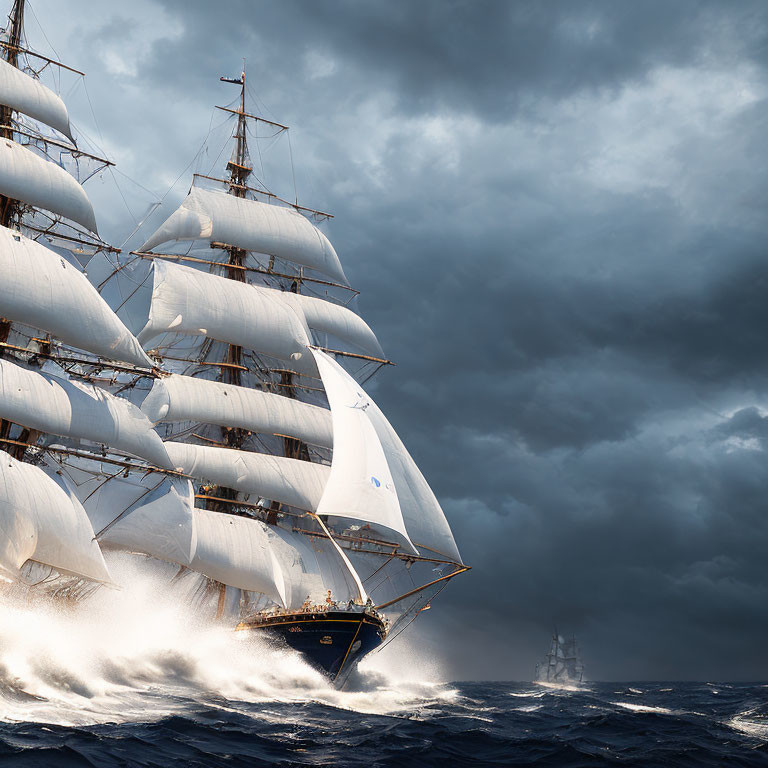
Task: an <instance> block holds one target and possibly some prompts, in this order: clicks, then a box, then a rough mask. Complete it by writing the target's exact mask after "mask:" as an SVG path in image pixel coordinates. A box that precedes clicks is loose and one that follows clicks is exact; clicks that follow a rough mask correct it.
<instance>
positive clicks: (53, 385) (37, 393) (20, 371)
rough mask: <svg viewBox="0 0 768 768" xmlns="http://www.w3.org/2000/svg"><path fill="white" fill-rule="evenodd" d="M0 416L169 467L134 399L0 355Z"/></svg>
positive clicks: (154, 434)
mask: <svg viewBox="0 0 768 768" xmlns="http://www.w3.org/2000/svg"><path fill="white" fill-rule="evenodd" d="M0 416H2V418H4V419H8V420H9V421H13V422H15V423H17V424H21V425H22V426H25V427H29V428H30V429H36V430H39V431H40V432H47V433H51V434H54V435H61V436H63V437H72V438H76V439H85V440H92V441H93V442H96V443H105V444H106V445H108V446H110V447H112V448H116V449H117V450H120V451H125V452H126V453H130V454H133V455H134V456H140V457H141V458H144V459H147V461H151V462H152V463H153V464H155V465H157V466H159V467H163V468H164V469H172V466H171V463H170V459H169V458H168V454H167V453H166V451H165V448H164V447H163V441H162V440H161V439H160V437H159V435H158V434H157V433H156V432H155V431H154V430H153V429H152V424H151V422H150V421H149V419H147V417H146V416H145V415H144V414H143V413H142V412H141V411H140V410H139V409H138V408H137V407H136V406H135V405H133V404H132V403H129V402H128V401H127V400H124V399H123V398H121V397H115V396H114V395H111V394H109V392H106V391H105V390H103V389H101V388H99V387H95V386H93V385H92V384H85V383H81V382H77V381H69V380H67V379H65V378H62V377H60V376H53V375H51V374H48V373H40V372H38V371H34V370H31V369H29V368H23V367H22V366H20V365H16V364H15V363H12V362H10V361H9V360H2V359H0Z"/></svg>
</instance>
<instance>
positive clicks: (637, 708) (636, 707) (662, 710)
mask: <svg viewBox="0 0 768 768" xmlns="http://www.w3.org/2000/svg"><path fill="white" fill-rule="evenodd" d="M611 704H613V705H614V706H616V707H623V708H624V709H629V710H631V711H632V712H656V713H658V714H661V715H672V714H674V710H672V709H668V708H667V707H649V706H646V705H644V704H632V703H630V702H628V701H612V702H611Z"/></svg>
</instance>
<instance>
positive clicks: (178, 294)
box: [138, 260, 314, 368]
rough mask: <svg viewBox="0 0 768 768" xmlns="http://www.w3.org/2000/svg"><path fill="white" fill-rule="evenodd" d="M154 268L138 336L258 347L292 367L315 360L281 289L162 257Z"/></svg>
mask: <svg viewBox="0 0 768 768" xmlns="http://www.w3.org/2000/svg"><path fill="white" fill-rule="evenodd" d="M153 268H154V276H153V279H154V283H153V287H152V304H151V306H150V310H149V319H148V320H147V323H146V325H145V326H144V328H143V329H142V331H141V333H139V336H138V338H139V341H141V342H142V344H143V343H145V342H147V341H149V340H150V339H152V338H154V337H155V336H157V335H159V334H161V333H166V332H168V331H173V332H174V333H183V334H192V335H198V334H199V335H202V336H208V337H210V338H213V339H217V340H218V341H225V342H228V343H230V344H237V345H239V346H243V347H246V348H248V349H254V350H257V351H259V352H263V353H264V354H266V355H270V356H271V357H276V358H278V359H280V360H286V361H290V362H291V364H292V366H293V367H296V365H297V363H299V364H300V363H301V362H302V359H301V358H302V356H304V357H305V358H309V359H310V360H311V358H310V357H309V356H308V355H306V354H305V353H306V345H307V344H309V336H308V334H307V330H306V328H305V327H304V324H303V323H302V321H301V319H300V318H299V317H298V316H297V315H296V313H295V312H293V311H291V309H290V308H289V307H288V306H287V305H286V304H285V303H284V302H283V301H281V295H280V293H279V292H278V291H274V290H271V289H269V288H260V287H258V286H255V285H249V284H248V283H240V282H237V281H236V280H228V279H227V278H226V277H219V276H217V275H211V274H208V273H207V272H201V271H200V270H198V269H192V268H190V267H183V266H179V265H178V264H169V263H168V262H166V261H161V260H155V262H154V264H153ZM311 367H312V368H314V366H311Z"/></svg>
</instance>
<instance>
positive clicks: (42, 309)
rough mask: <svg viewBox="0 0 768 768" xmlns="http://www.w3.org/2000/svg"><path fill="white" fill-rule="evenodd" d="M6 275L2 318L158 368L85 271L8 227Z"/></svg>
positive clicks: (0, 231) (3, 245) (3, 254)
mask: <svg viewBox="0 0 768 768" xmlns="http://www.w3.org/2000/svg"><path fill="white" fill-rule="evenodd" d="M2 143H3V142H2V139H0V146H1V145H2ZM0 273H2V276H3V279H2V280H0V316H2V317H5V318H7V319H8V320H13V321H15V322H19V323H24V324H26V325H31V326H33V327H35V328H39V329H40V330H43V331H46V332H48V333H51V334H52V335H53V336H55V337H56V338H57V339H59V340H61V341H62V342H64V343H65V344H69V345H70V346H73V347H77V348H79V349H85V350H87V351H88V352H91V353H93V354H95V355H100V356H101V357H106V358H109V359H110V360H121V361H124V362H127V363H133V364H134V365H138V366H141V367H146V368H151V367H152V365H153V363H152V361H151V360H150V359H149V357H147V355H146V353H145V352H144V350H143V349H142V348H141V345H140V344H139V342H138V339H136V337H135V336H134V335H133V334H132V333H131V332H130V331H129V330H128V329H127V328H126V327H125V325H123V322H122V321H121V320H120V318H119V317H118V316H117V315H116V314H115V313H114V312H113V311H112V310H111V309H110V307H109V305H108V304H107V303H106V302H105V301H104V299H102V298H101V296H99V294H98V291H97V290H96V289H95V288H94V287H93V286H92V285H91V284H90V283H89V282H88V278H87V277H86V276H85V275H83V274H82V273H81V272H79V271H78V270H77V269H76V268H75V267H73V266H72V265H71V264H68V263H67V262H66V261H65V260H64V259H63V258H62V257H61V256H59V255H58V254H56V253H54V252H53V251H52V250H50V249H49V248H45V247H44V246H42V245H40V244H39V243H37V242H35V241H34V240H30V239H29V238H27V237H24V235H22V234H20V233H18V232H15V231H13V230H11V229H7V228H6V227H2V226H0Z"/></svg>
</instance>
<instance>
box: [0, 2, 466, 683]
mask: <svg viewBox="0 0 768 768" xmlns="http://www.w3.org/2000/svg"><path fill="white" fill-rule="evenodd" d="M23 13H24V2H23V0H16V2H14V5H13V9H12V11H11V14H10V16H9V25H8V28H7V30H6V32H5V36H4V38H3V42H2V45H3V50H4V51H5V53H6V57H5V59H4V60H3V61H2V62H0V63H1V64H2V68H0V75H2V77H0V102H2V103H3V104H6V106H3V107H2V109H3V110H4V112H3V114H4V115H5V118H4V120H3V130H5V131H6V132H7V135H6V140H5V141H4V142H0V194H2V195H4V197H3V198H2V210H3V211H5V210H6V208H7V210H8V212H9V214H8V217H7V218H3V219H2V229H0V258H4V259H5V260H6V266H5V272H4V274H6V276H7V277H6V280H5V281H3V283H2V284H1V285H0V314H2V316H3V321H2V322H3V323H4V324H5V325H7V327H8V330H7V332H6V335H5V336H3V338H2V347H0V350H1V351H2V358H0V379H1V385H0V416H1V417H2V418H3V422H2V424H3V428H2V430H3V431H2V434H1V435H0V441H1V443H0V444H1V445H2V447H3V448H4V449H5V451H4V453H3V454H2V458H3V460H2V461H1V462H0V473H1V474H2V478H3V482H2V483H1V484H0V525H1V526H2V527H3V529H4V533H5V534H6V538H7V541H6V542H5V543H4V549H3V552H2V553H0V567H2V573H3V575H5V576H7V579H8V580H9V581H10V582H12V583H13V584H20V585H23V586H24V588H27V589H30V590H40V589H41V588H45V589H46V591H47V592H48V593H53V594H55V595H57V596H59V597H61V596H66V597H67V598H68V599H84V598H85V597H87V594H88V593H89V592H90V591H92V590H93V589H99V588H104V585H108V584H109V583H110V582H112V581H113V579H112V577H111V575H110V573H109V570H108V562H109V553H110V552H112V551H116V552H119V553H123V554H122V556H124V557H125V556H127V557H130V558H134V559H135V560H136V562H137V564H139V565H140V566H141V567H146V568H147V569H151V570H152V571H153V573H160V574H161V575H162V574H165V575H166V576H167V583H168V589H169V590H173V593H174V594H175V595H177V596H178V599H179V600H180V601H184V602H185V603H186V604H188V605H189V608H190V610H191V611H194V612H196V613H197V614H200V615H202V616H207V617H210V618H212V619H215V620H218V621H221V622H225V623H228V624H230V625H231V626H232V628H233V630H236V631H239V632H244V633H253V634H257V635H263V636H264V637H266V638H269V639H271V640H272V641H274V642H276V643H285V644H287V645H288V646H290V647H291V648H294V649H296V650H298V651H300V652H301V653H302V654H303V655H304V656H305V658H306V659H307V660H308V661H309V662H310V663H312V664H313V665H314V666H316V667H317V668H318V669H320V670H322V671H323V672H324V673H325V674H326V675H327V676H328V677H329V678H330V679H331V680H332V681H334V683H335V684H337V685H341V684H343V682H344V680H346V679H347V677H348V676H349V674H350V673H351V672H352V670H353V669H354V668H355V666H356V664H357V663H358V662H359V661H360V660H361V659H362V658H363V657H364V656H365V654H367V653H368V652H370V651H372V650H373V649H375V648H379V647H381V646H382V645H383V644H384V643H386V642H388V641H390V640H393V639H394V638H395V637H396V636H397V635H398V634H400V632H402V631H403V630H404V629H405V628H406V627H407V626H408V625H410V623H411V622H412V621H413V620H414V619H415V618H416V616H417V615H418V614H419V613H420V612H421V611H422V610H424V609H425V608H426V607H428V605H429V604H430V602H431V601H432V600H433V599H434V598H435V597H436V595H437V594H438V593H439V592H440V591H441V590H442V589H444V588H445V586H446V585H447V583H448V582H449V580H450V579H452V578H453V577H454V576H456V575H458V574H460V573H463V572H465V571H466V570H468V566H466V565H464V564H463V563H462V560H461V557H460V555H459V552H458V549H457V547H456V543H455V541H454V538H453V535H452V533H451V531H450V528H449V526H448V523H447V521H446V519H445V516H444V514H443V512H442V510H441V508H440V505H439V503H438V501H437V499H436V498H435V495H434V493H433V492H432V490H431V489H430V487H429V485H428V484H427V482H426V480H425V479H424V477H423V475H422V474H421V472H420V471H419V469H418V467H417V466H416V464H415V462H414V461H413V459H412V457H411V456H410V454H409V453H408V451H407V450H406V448H405V446H404V445H403V443H402V441H401V440H400V438H399V437H398V435H397V434H396V432H395V431H394V429H393V428H392V426H391V424H390V423H389V422H388V420H387V419H386V417H385V416H384V414H383V413H382V412H381V410H380V409H379V408H378V407H377V406H376V404H375V403H374V402H373V400H372V399H371V398H370V396H369V395H368V394H367V392H366V391H365V389H364V388H363V384H364V383H365V382H366V381H368V380H369V379H370V377H371V376H372V375H374V374H375V373H376V372H377V371H378V370H379V369H380V368H382V367H384V366H387V365H389V364H390V361H389V360H388V359H387V358H386V356H385V355H384V352H383V350H382V349H381V346H380V345H379V342H378V340H377V339H376V336H375V334H374V333H373V331H372V330H371V328H370V327H369V326H368V325H367V324H366V323H365V321H364V320H363V319H362V318H361V317H360V315H359V314H358V313H357V312H356V311H355V309H354V308H355V307H356V302H357V291H355V290H354V289H353V288H352V286H350V284H349V281H348V280H347V277H346V275H345V272H344V270H343V268H342V265H341V262H340V260H339V258H338V256H337V254H336V251H335V249H334V247H333V246H332V245H331V243H330V241H329V240H328V238H327V237H326V236H325V234H324V233H323V232H322V231H321V229H320V225H321V224H322V222H324V221H327V220H328V219H329V218H331V216H330V214H327V213H323V212H321V211H318V210H314V209H311V208H308V207H305V206H302V205H299V204H298V199H294V200H293V201H292V202H291V201H289V200H287V199H284V198H281V197H279V196H278V195H277V194H275V193H274V192H273V191H271V190H270V189H269V188H268V187H267V186H266V184H265V183H264V180H263V178H260V175H259V174H258V173H256V171H255V170H254V163H253V162H252V159H251V146H252V144H253V143H255V144H256V145H257V148H258V149H259V157H260V156H261V149H262V147H261V146H260V145H259V142H262V143H263V142H264V141H267V142H270V141H273V140H274V139H275V138H276V137H278V136H280V135H282V134H284V133H285V132H286V131H287V130H288V129H287V127H286V126H284V125H282V124H280V123H276V122H275V121H273V120H268V119H266V118H264V117H261V116H258V115H256V114H255V113H254V111H252V110H250V109H248V103H247V98H246V97H247V93H248V91H247V87H246V77H245V72H243V73H242V74H241V76H240V77H238V78H221V80H222V81H224V82H225V83H226V85H222V88H231V87H232V85H234V86H236V87H237V89H238V92H237V98H236V100H235V101H233V102H232V103H230V104H226V105H224V106H220V107H217V111H218V112H219V113H221V115H222V116H224V117H225V118H226V119H227V121H229V122H228V125H229V126H230V127H231V135H230V139H229V140H228V142H227V143H228V145H229V150H228V154H225V155H224V157H227V156H228V160H226V162H224V161H222V162H221V164H220V166H218V167H214V168H209V169H203V170H205V171H206V172H204V173H203V172H201V173H197V174H195V175H194V177H193V179H192V183H191V186H190V188H189V192H188V194H187V195H186V197H185V198H184V199H183V200H182V202H181V205H180V206H179V207H178V208H177V209H176V210H175V211H173V212H172V213H171V214H170V216H169V217H168V218H167V219H166V220H165V221H164V222H162V223H161V224H160V226H159V227H158V228H157V229H156V230H155V231H154V232H151V233H150V234H149V236H148V237H147V238H146V240H145V242H144V243H143V244H142V245H141V247H139V248H136V249H135V250H134V251H131V252H129V253H121V252H120V250H119V249H117V248H115V247H113V246H110V245H108V244H106V243H103V242H102V241H101V240H100V239H99V238H98V235H97V234H96V224H95V217H94V216H93V211H92V208H91V206H90V203H89V202H88V200H87V197H86V196H85V193H84V192H83V191H82V187H80V185H79V184H78V183H77V181H76V179H75V178H73V176H72V175H70V174H68V173H67V171H66V170H65V169H64V168H63V167H62V166H63V165H64V163H63V162H60V161H59V157H60V156H61V155H60V153H64V152H66V157H67V158H74V160H73V161H72V164H73V165H74V166H79V165H81V164H83V163H84V162H85V160H87V161H88V162H90V163H91V164H96V167H97V168H98V167H99V166H98V164H99V163H102V166H101V167H103V163H104V162H106V161H104V160H103V159H101V158H100V157H99V156H98V155H96V154H94V153H90V154H88V153H84V152H82V151H80V150H78V149H77V147H76V146H75V145H74V140H73V139H72V137H71V135H70V132H69V131H68V123H67V124H65V123H64V122H63V118H59V120H58V122H57V123H55V124H54V125H51V122H52V121H53V120H54V118H53V117H52V114H53V110H52V108H51V109H49V110H48V111H47V112H44V113H42V112H41V111H40V110H39V109H38V105H39V104H40V103H41V101H43V100H44V99H43V97H44V98H45V99H48V102H50V103H51V104H54V103H55V106H56V108H57V109H59V111H61V109H64V107H63V104H62V103H61V101H60V99H58V97H57V96H56V95H55V93H53V92H52V91H51V90H50V89H46V88H45V87H44V86H43V85H42V83H41V82H40V80H39V78H38V77H37V75H38V74H39V72H38V71H36V70H35V69H34V68H33V67H30V66H29V65H27V64H25V65H24V66H20V64H21V62H22V59H20V58H19V57H18V56H14V55H13V54H14V52H15V53H20V52H22V51H23V52H24V55H25V56H28V57H30V58H31V57H32V56H33V54H31V52H30V51H29V49H28V47H27V45H26V42H25V41H24V39H23V26H22V25H23ZM44 60H45V61H46V62H48V64H50V65H51V66H53V65H54V64H58V63H57V62H56V63H54V62H51V61H50V60H48V59H44ZM23 61H26V59H25V60H23ZM48 64H47V65H48ZM47 65H46V66H47ZM59 66H62V65H59ZM3 78H5V79H3ZM19 83H23V86H24V88H25V89H26V91H25V90H24V89H23V88H22V87H21V86H20V85H19ZM29 94H33V95H34V98H33V96H30V95H29ZM41 94H42V95H41ZM30 105H32V106H30ZM35 109H37V110H38V111H37V112H36V113H35V112H34V110H35ZM64 114H65V113H64ZM32 120H34V121H35V124H34V126H32V125H31V121H32ZM50 128H53V129H54V131H58V134H61V136H58V135H54V137H53V138H52V137H50V136H49V135H48V134H49V133H51V131H50ZM21 137H25V139H24V140H22V139H21ZM66 140H68V141H66ZM3 145H4V146H3ZM52 147H55V149H52ZM225 151H226V150H225ZM12 153H13V154H12ZM4 155H7V160H5V161H4V160H3V156H4ZM52 156H53V161H52ZM19 158H21V160H19ZM69 170H71V169H69ZM44 173H45V174H47V175H45V176H43V174H44ZM35 174H38V175H40V177H41V182H40V183H39V184H37V185H35V184H33V183H32V180H34V179H35V178H36V176H35ZM51 180H54V181H55V184H54V183H53V181H51ZM28 187H31V188H32V189H31V190H30V189H28ZM38 187H39V190H38ZM46 195H47V197H46ZM81 264H85V266H86V269H85V272H87V277H86V275H85V274H84V271H83V269H82V268H81V266H80V265H81ZM5 325H4V326H3V327H5ZM6 457H7V458H6ZM63 520H66V521H67V525H68V526H69V527H67V526H64V525H62V521H63ZM70 529H71V530H70ZM52 535H55V537H56V538H55V542H54V543H53V545H48V544H47V541H48V539H47V538H46V537H50V536H52ZM31 541H34V542H35V543H34V545H32V544H31V543H30V542H31ZM75 544H76V546H75ZM72 549H74V550H76V553H77V558H79V559H78V562H77V563H74V562H71V559H72V557H70V559H66V558H64V559H61V558H59V559H56V557H53V556H52V555H51V554H49V551H50V550H55V553H56V555H57V556H58V555H59V554H60V553H61V552H64V551H65V550H66V551H67V552H69V551H70V550H72ZM105 553H106V554H107V555H108V557H107V559H106V560H105V558H104V554H105ZM41 571H42V573H41Z"/></svg>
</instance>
